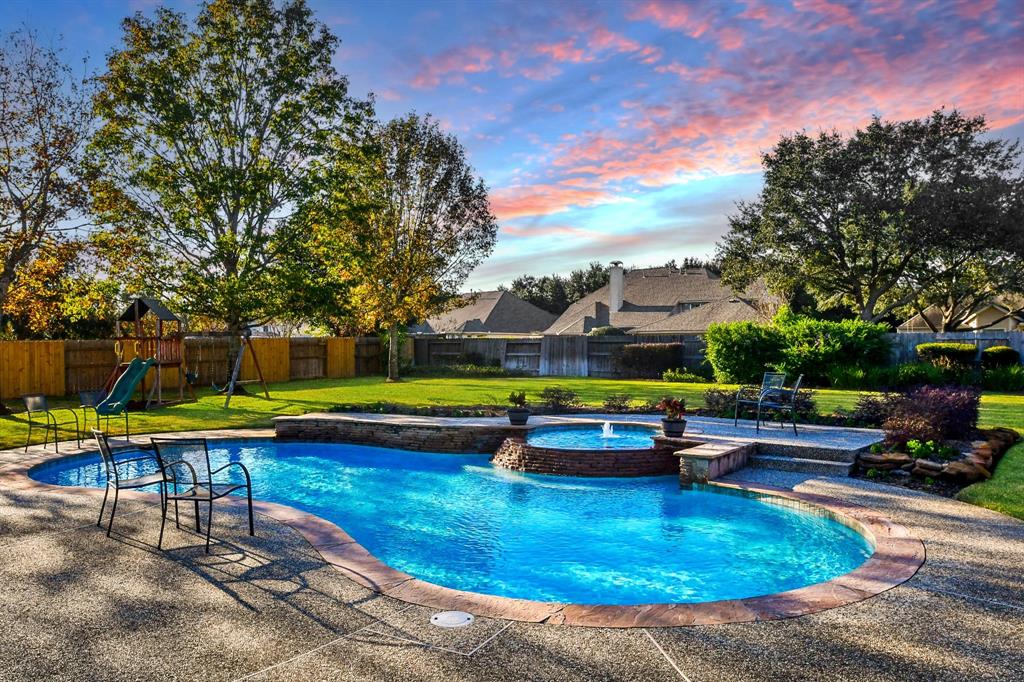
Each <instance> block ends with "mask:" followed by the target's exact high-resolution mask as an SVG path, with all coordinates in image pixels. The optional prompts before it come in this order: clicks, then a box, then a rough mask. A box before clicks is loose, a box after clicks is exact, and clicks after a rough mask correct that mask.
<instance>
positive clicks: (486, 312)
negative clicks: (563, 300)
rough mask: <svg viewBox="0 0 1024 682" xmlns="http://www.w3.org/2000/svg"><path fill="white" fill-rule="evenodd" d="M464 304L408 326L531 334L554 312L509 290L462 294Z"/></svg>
mask: <svg viewBox="0 0 1024 682" xmlns="http://www.w3.org/2000/svg"><path fill="white" fill-rule="evenodd" d="M463 299H464V304H463V305H461V306H459V307H458V308H455V309H453V310H450V311H448V312H446V313H442V314H441V315H437V316H435V317H432V318H430V319H428V320H427V321H426V322H424V323H422V324H418V325H415V326H413V327H410V328H409V331H410V332H411V333H413V334H456V333H465V334H472V333H477V334H487V333H490V334H501V333H504V334H530V333H535V332H540V331H543V330H544V329H547V327H548V326H549V325H550V324H551V322H552V321H554V319H555V316H554V315H552V314H551V313H549V312H547V311H546V310H541V309H540V308H538V307H537V306H535V305H533V304H532V303H527V302H526V301H524V300H523V299H521V298H519V297H518V296H516V295H515V294H512V293H510V292H508V291H481V292H479V293H473V294H465V295H464V296H463Z"/></svg>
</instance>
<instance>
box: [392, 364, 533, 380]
mask: <svg viewBox="0 0 1024 682" xmlns="http://www.w3.org/2000/svg"><path fill="white" fill-rule="evenodd" d="M405 374H407V375H409V376H417V377H527V376H532V375H531V374H530V373H529V372H526V371H524V370H519V369H505V368H504V367H494V366H488V365H461V364H453V365H414V366H412V367H410V368H409V369H407V370H405Z"/></svg>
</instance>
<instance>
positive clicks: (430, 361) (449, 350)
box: [413, 335, 704, 378]
mask: <svg viewBox="0 0 1024 682" xmlns="http://www.w3.org/2000/svg"><path fill="white" fill-rule="evenodd" d="M413 343H414V345H415V348H414V351H413V356H414V358H415V362H416V364H417V365H450V364H455V363H458V362H460V361H471V360H472V361H476V362H483V363H484V364H491V365H498V366H501V367H504V368H505V369H509V370H517V371H521V372H526V373H529V374H534V375H537V376H581V377H588V376H589V377H605V378H610V377H616V376H619V373H618V372H617V371H616V368H615V364H614V357H615V352H616V351H617V350H618V349H620V348H622V347H623V346H627V345H630V344H636V343H681V344H683V354H682V357H681V358H680V361H679V365H680V366H681V367H683V366H685V367H696V366H699V365H700V364H702V363H703V362H704V340H703V339H702V338H701V337H700V336H697V335H675V336H659V337H647V336H644V337H639V336H569V335H565V336H551V335H549V336H521V337H507V338H498V337H463V338H458V337H454V338H445V337H434V336H417V337H416V338H415V339H414V340H413Z"/></svg>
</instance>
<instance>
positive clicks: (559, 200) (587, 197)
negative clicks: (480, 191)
mask: <svg viewBox="0 0 1024 682" xmlns="http://www.w3.org/2000/svg"><path fill="white" fill-rule="evenodd" d="M615 199H616V196H615V194H613V193H612V192H608V191H604V190H594V189H580V188H578V187H571V186H564V185H559V184H557V183H553V184H550V183H549V184H536V185H523V186H516V187H505V188H500V189H496V190H494V191H493V192H491V210H492V211H494V214H495V215H496V216H498V219H500V220H512V219H514V218H523V217H526V216H537V215H551V214H553V213H562V212H563V211H568V210H569V209H570V208H572V207H574V206H596V205H598V204H603V203H608V202H610V201H613V200H615Z"/></svg>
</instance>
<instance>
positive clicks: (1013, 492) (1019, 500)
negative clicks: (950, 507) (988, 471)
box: [957, 443, 1024, 519]
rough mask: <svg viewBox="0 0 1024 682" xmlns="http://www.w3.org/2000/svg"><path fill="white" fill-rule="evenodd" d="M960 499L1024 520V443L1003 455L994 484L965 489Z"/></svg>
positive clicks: (987, 482) (993, 477) (986, 482)
mask: <svg viewBox="0 0 1024 682" xmlns="http://www.w3.org/2000/svg"><path fill="white" fill-rule="evenodd" d="M957 497H958V498H959V499H961V500H963V501H964V502H970V503H971V504H976V505H978V506H981V507H987V508H989V509H995V510H996V511H998V512H1002V513H1004V514H1009V515H1010V516H1016V517H1017V518H1018V519H1024V443H1017V445H1015V446H1013V447H1012V448H1011V449H1010V451H1009V452H1007V453H1006V454H1005V455H1003V459H1002V461H1000V462H999V466H997V467H996V470H995V472H994V474H993V476H992V478H991V479H990V480H988V481H982V482H981V483H975V484H974V485H972V486H969V487H967V488H964V489H963V490H961V491H960V494H959V495H958V496H957Z"/></svg>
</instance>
